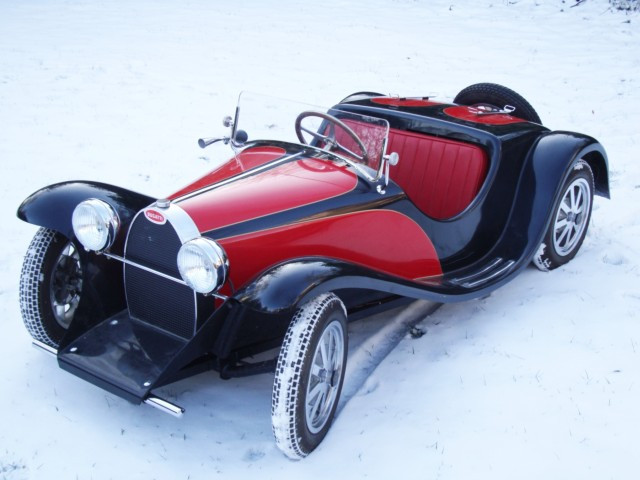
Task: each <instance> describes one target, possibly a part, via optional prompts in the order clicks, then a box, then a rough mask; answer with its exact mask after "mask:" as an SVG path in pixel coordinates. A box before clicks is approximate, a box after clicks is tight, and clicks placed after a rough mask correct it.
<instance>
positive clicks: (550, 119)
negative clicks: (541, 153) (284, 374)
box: [0, 0, 640, 480]
mask: <svg viewBox="0 0 640 480" xmlns="http://www.w3.org/2000/svg"><path fill="white" fill-rule="evenodd" d="M574 3H575V2H574V1H569V0H567V1H560V0H521V1H506V0H494V1H490V0H482V1H466V2H464V1H456V0H446V1H445V0H433V1H429V2H427V1H426V0H425V1H421V0H416V1H411V0H386V1H383V0H369V1H368V2H344V1H337V0H325V1H323V2H307V3H303V2H294V1H291V0H283V1H280V2H273V4H272V3H270V2H262V1H255V0H253V1H245V2H238V3H230V2H217V1H204V0H201V1H198V0H186V1H183V2H169V1H113V2H97V1H89V0H86V1H80V0H59V1H54V0H40V1H37V0H34V1H30V2H21V1H18V0H15V1H11V0H1V1H0V166H1V174H0V178H1V183H0V192H1V198H2V201H3V204H4V207H5V208H3V209H2V210H1V211H0V225H2V226H3V227H2V235H1V239H0V242H2V243H1V251H2V252H3V254H2V256H0V271H1V272H2V274H1V275H0V316H1V318H2V322H0V338H1V339H2V349H1V350H0V392H1V393H0V478H1V479H5V478H6V479H10V480H15V479H23V478H34V479H51V478H56V479H67V478H78V479H89V478H93V479H108V478H114V479H120V478H136V479H137V478H140V479H152V478H154V479H177V478H185V479H186V478H190V479H208V478H249V477H253V476H259V477H260V478H282V479H287V478H309V479H313V478H322V479H326V478H328V477H329V478H331V477H332V478H376V479H377V478H380V479H387V478H416V479H417V478H420V479H425V478H445V479H462V478H464V479H467V478H480V479H484V478H492V479H494V478H499V479H513V478H518V479H524V478H531V479H534V478H535V479H541V478H563V479H565V478H576V479H578V478H579V479H598V480H601V479H609V478H612V479H635V478H638V472H639V471H640V455H639V453H640V451H639V449H640V447H638V441H637V433H638V431H640V409H639V408H638V405H639V402H640V269H639V265H640V249H639V246H640V240H638V239H639V238H640V161H639V158H638V149H639V146H640V145H639V138H638V126H640V93H639V92H640V88H639V87H640V85H639V83H640V31H639V29H638V25H640V17H639V16H638V14H632V15H626V14H624V13H621V12H615V11H612V10H610V9H609V5H608V3H607V2H606V1H605V0H587V1H585V2H582V3H581V4H580V5H578V6H575V7H572V5H573V4H574ZM480 81H490V82H496V83H502V84H505V85H507V86H509V87H511V88H513V89H515V90H516V91H519V92H520V93H522V94H523V95H524V96H525V97H526V98H527V99H528V100H529V101H530V102H531V103H532V104H533V105H534V107H535V108H536V109H537V111H538V113H539V114H540V116H541V118H542V119H543V122H544V123H545V124H546V125H547V126H548V127H550V128H557V129H567V130H575V131H578V132H584V133H588V134H590V135H592V136H594V137H596V138H598V139H599V140H600V141H601V142H602V143H603V144H604V146H605V148H606V149H607V151H608V153H609V160H610V169H611V187H612V196H613V198H612V200H611V201H607V200H604V199H601V198H597V199H596V201H595V207H594V208H595V210H594V213H593V218H592V225H591V229H590V233H589V236H588V238H587V240H586V241H585V244H584V246H583V248H582V250H581V252H580V254H579V255H578V257H577V258H576V259H575V260H574V261H573V262H572V263H571V264H569V265H568V266H566V267H565V268H562V269H560V270H557V271H554V272H552V273H548V274H544V273H541V272H538V271H537V270H535V269H533V268H532V269H528V270H527V271H526V272H525V273H524V274H523V275H521V276H520V277H519V278H518V279H516V280H515V281H514V282H513V283H511V284H510V285H508V286H506V287H504V288H502V289H500V290H498V291H497V292H495V293H494V294H493V295H491V296H490V297H488V298H485V299H482V300H478V301H471V302H466V303H461V304H457V305H449V306H444V307H442V308H441V309H439V310H438V311H437V312H436V313H434V314H433V315H431V316H429V317H427V318H426V319H424V320H423V322H422V324H421V325H422V328H423V329H424V330H426V332H427V333H426V335H424V336H423V337H422V338H420V339H411V338H409V337H408V336H407V337H406V338H403V339H402V340H401V341H400V343H399V344H398V345H397V347H396V348H395V349H393V350H392V351H391V353H390V354H389V355H388V356H387V357H386V358H384V359H383V357H384V353H386V350H388V349H389V348H390V346H391V345H393V341H394V338H395V336H397V335H398V332H401V331H402V328H404V327H403V325H405V324H406V323H407V322H410V321H411V320H412V319H415V318H420V316H424V314H425V311H426V310H427V306H426V305H424V304H421V303H418V304H414V305H413V306H412V307H410V308H409V309H407V310H404V311H394V312H390V313H388V314H386V315H385V316H382V317H380V316H378V317H376V318H373V319H371V320H370V321H369V322H367V323H363V324H361V325H360V326H358V327H357V331H356V332H355V333H354V337H355V338H357V339H358V341H357V342H355V343H358V342H359V343H358V344H357V345H354V346H353V347H354V348H352V351H351V353H350V363H352V367H351V370H350V371H351V372H352V374H351V378H350V381H351V387H350V388H351V397H350V399H349V401H348V402H347V403H346V404H345V405H344V408H343V409H342V410H341V411H340V413H339V416H338V417H337V418H336V421H335V423H334V425H333V428H332V430H331V431H330V433H329V435H328V436H327V438H326V440H325V442H324V443H323V444H322V445H321V447H320V448H319V449H318V450H317V451H316V452H314V454H313V455H311V456H310V457H309V458H307V459H306V460H304V461H302V462H291V461H289V460H287V459H286V458H285V457H284V456H283V455H281V454H280V453H279V451H278V450H277V449H276V447H275V445H274V442H273V440H272V437H271V427H270V420H269V409H270V393H271V377H270V376H269V375H261V376H258V377H252V378H246V379H239V380H232V381H227V382H225V381H222V380H220V379H218V378H216V377H215V376H213V375H211V374H209V375H201V376H199V377H197V378H195V379H190V380H187V381H184V382H180V383H178V384H176V385H174V386H172V387H170V388H169V389H167V390H166V394H167V395H169V396H171V397H172V398H174V397H175V398H177V399H178V401H179V403H180V404H181V405H183V406H185V407H186V408H187V414H186V416H185V418H183V419H182V420H176V419H174V418H172V417H169V416H167V415H164V414H162V413H160V412H158V411H155V410H153V409H151V408H148V407H135V406H132V405H130V404H128V403H126V402H125V401H123V400H120V399H118V398H115V397H113V396H111V395H108V394H106V393H104V392H103V391H101V390H100V389H98V388H96V387H93V386H92V385H89V384H86V383H84V382H82V381H80V380H79V379H76V378H75V377H73V376H71V375H69V374H67V373H65V372H63V371H61V370H59V369H58V368H57V366H56V364H55V362H54V361H53V359H52V358H49V357H48V356H46V355H43V354H42V353H40V352H38V351H35V350H34V349H32V348H30V346H29V344H30V342H29V338H28V335H27V333H26V331H25V330H24V328H23V326H22V322H21V319H20V312H19V307H18V300H17V289H18V288H17V284H18V277H19V272H20V266H21V262H22V256H23V254H24V251H25V250H26V247H27V245H28V242H29V240H30V238H31V236H32V235H33V233H34V232H35V227H33V226H31V225H26V224H23V223H21V222H20V221H18V220H17V219H16V217H15V209H16V208H17V206H18V205H19V203H20V202H21V201H22V199H23V198H24V197H26V196H27V195H29V194H30V193H32V192H33V191H34V190H36V189H37V188H40V187H41V186H44V185H47V184H50V183H53V182H57V181H62V180H68V179H98V180H101V181H104V182H108V183H115V184H118V185H121V186H124V187H126V188H130V189H132V190H138V191H141V192H143V193H147V194H150V195H154V196H159V197H161V196H163V195H166V194H167V193H169V192H171V191H173V190H175V189H176V187H177V186H180V185H183V184H185V183H187V182H188V181H189V180H191V179H193V178H195V177H196V176H198V175H200V174H202V173H204V172H205V171H207V170H209V169H211V168H212V165H213V164H214V163H215V161H216V160H218V159H219V158H218V157H217V156H216V155H219V154H220V152H222V150H216V149H215V147H212V148H211V149H209V150H206V151H202V150H200V149H199V148H198V147H197V145H196V139H197V138H198V137H200V136H214V135H217V134H220V133H223V129H222V127H221V125H220V119H221V117H222V116H223V115H225V114H227V113H230V112H231V111H232V108H233V105H234V104H235V101H236V98H237V95H238V93H239V92H240V91H241V90H251V91H257V92H263V93H271V94H273V95H277V96H283V97H291V98H297V99H300V100H304V101H307V102H309V103H316V104H321V105H322V104H331V103H333V102H335V101H337V100H339V99H341V98H343V97H344V96H346V95H347V94H349V93H351V92H354V91H359V90H373V91H381V92H385V93H399V94H403V95H426V94H429V95H436V96H440V97H443V98H452V97H453V96H454V95H455V94H456V93H457V92H458V91H459V90H460V89H462V88H463V87H465V86H467V85H469V84H471V83H476V82H480ZM384 324H390V325H391V326H390V327H387V330H385V333H384V334H382V335H381V334H376V332H377V329H378V327H379V326H380V325H384ZM369 356H371V358H373V360H368V359H367V357H369ZM381 360H382V362H381V363H380V365H379V366H378V367H377V368H376V369H375V370H374V371H373V372H371V370H372V368H373V367H375V365H376V364H377V363H378V362H379V361H381ZM353 365H355V366H353ZM369 373H371V374H370V375H369V376H368V377H367V375H368V374H369ZM362 382H364V384H363V385H362V387H361V388H359V389H357V387H358V386H359V385H360V383H362ZM356 389H357V391H355V390H356Z"/></svg>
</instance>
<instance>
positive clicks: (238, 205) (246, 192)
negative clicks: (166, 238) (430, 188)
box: [176, 158, 358, 233]
mask: <svg viewBox="0 0 640 480" xmlns="http://www.w3.org/2000/svg"><path fill="white" fill-rule="evenodd" d="M235 162H236V160H234V159H232V160H230V161H229V162H228V163H229V164H235ZM357 184H358V177H357V176H356V174H355V173H354V172H353V171H352V170H350V169H349V168H348V167H346V166H340V165H337V164H336V163H335V162H332V161H328V160H319V159H313V158H303V159H301V160H297V161H292V162H288V163H284V164H282V165H279V166H276V167H273V168H270V169H268V170H265V171H263V172H260V173H256V174H254V175H249V176H246V177H244V178H239V179H237V180H235V181H232V182H230V183H227V184H226V185H222V186H214V187H213V188H211V189H208V190H206V189H205V190H203V191H202V192H200V193H199V194H198V195H195V196H193V197H186V198H185V199H178V200H177V201H176V203H177V204H178V205H179V206H180V207H181V208H182V209H184V210H185V211H186V212H187V213H188V214H189V216H191V218H192V219H193V221H194V222H195V224H196V225H197V227H198V229H199V230H200V232H201V233H205V232H209V231H211V230H215V229H217V228H221V227H226V226H229V225H234V224H237V223H241V222H245V221H247V220H253V219H256V218H259V217H262V216H265V215H271V214H274V213H278V212H283V211H285V210H289V209H291V208H298V207H301V206H304V205H310V204H312V203H316V202H320V201H323V200H327V199H330V198H333V197H337V196H338V195H344V194H345V193H348V192H350V191H351V190H353V189H354V188H355V187H356V185H357ZM251 198H254V199H255V198H260V201H259V202H255V201H248V199H251Z"/></svg>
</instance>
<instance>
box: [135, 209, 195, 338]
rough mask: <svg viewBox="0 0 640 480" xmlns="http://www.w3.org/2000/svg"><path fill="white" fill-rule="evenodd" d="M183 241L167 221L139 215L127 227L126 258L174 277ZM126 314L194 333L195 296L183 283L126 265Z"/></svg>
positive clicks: (187, 334) (176, 331)
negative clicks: (127, 308)
mask: <svg viewBox="0 0 640 480" xmlns="http://www.w3.org/2000/svg"><path fill="white" fill-rule="evenodd" d="M181 245H182V243H181V242H180V239H179V238H178V235H177V234H176V232H175V230H174V229H173V227H172V226H171V224H170V223H169V222H167V223H165V224H164V225H158V224H155V223H152V222H150V221H149V220H147V219H146V218H145V216H144V215H138V217H137V218H136V219H135V220H134V222H133V224H132V225H131V227H130V229H129V237H128V239H127V251H126V252H125V257H126V259H127V260H129V261H132V262H135V263H138V264H140V265H143V266H145V267H148V268H151V269H153V270H156V271H159V272H162V273H164V274H166V275H170V276H172V277H175V278H180V273H179V272H178V265H177V262H176V259H177V256H178V250H179V249H180V246H181ZM125 289H126V292H127V303H128V306H129V314H130V315H131V316H132V317H134V318H137V319H139V320H142V321H144V322H147V323H150V324H152V325H155V326H157V327H160V328H162V329H164V330H167V331H169V332H172V333H174V334H176V335H179V336H181V337H184V338H190V337H192V336H193V334H194V329H195V324H196V299H195V295H194V292H193V290H192V289H191V288H189V287H187V286H186V285H181V284H179V283H177V282H174V281H173V280H170V279H167V278H164V277H162V276H160V275H157V274H155V273H152V272H147V271H145V270H142V269H140V268H138V267H135V266H133V265H126V264H125Z"/></svg>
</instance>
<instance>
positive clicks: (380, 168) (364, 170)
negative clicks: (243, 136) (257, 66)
mask: <svg viewBox="0 0 640 480" xmlns="http://www.w3.org/2000/svg"><path fill="white" fill-rule="evenodd" d="M244 95H253V96H256V97H258V98H264V99H268V100H271V101H280V102H287V103H290V104H294V105H298V106H300V107H303V109H302V110H300V113H302V112H305V111H310V109H313V110H316V111H319V112H322V113H323V114H325V115H329V116H332V117H333V115H332V112H339V113H341V114H345V115H348V116H351V117H355V118H357V119H358V120H360V121H361V123H364V124H370V125H371V126H372V127H373V126H376V127H378V128H384V135H383V136H382V141H381V145H380V148H379V151H378V153H377V158H376V159H375V160H376V162H377V164H378V165H377V169H374V168H372V167H370V166H368V165H365V164H363V163H360V162H357V161H355V160H354V159H352V158H349V157H348V156H347V155H345V154H340V152H336V151H332V150H330V149H325V148H320V147H317V146H314V145H310V144H307V143H302V142H300V141H294V140H279V139H270V138H256V139H251V140H248V141H245V142H237V141H236V135H237V133H238V132H239V131H241V128H239V127H241V125H240V123H241V113H242V110H243V109H242V100H243V96H244ZM313 110H311V111H313ZM338 120H340V119H338ZM292 123H294V124H295V119H292ZM389 131H390V125H389V122H388V121H387V120H386V119H382V118H379V117H374V116H371V115H363V114H361V113H355V112H352V111H349V110H341V109H340V105H339V104H338V105H335V106H333V107H331V108H326V107H320V106H317V105H310V104H306V103H304V102H298V101H292V100H288V99H283V98H279V97H273V96H270V95H263V94H256V93H253V92H248V91H242V92H240V95H239V96H238V103H237V104H236V109H235V114H234V120H233V124H232V127H231V137H230V145H231V147H232V149H233V150H234V153H235V154H238V153H239V152H240V151H241V150H244V149H245V148H247V147H249V146H251V145H253V144H256V143H262V142H264V143H268V142H282V143H290V144H293V145H297V146H299V147H301V148H303V149H305V150H311V151H312V152H314V153H315V154H320V155H324V156H326V157H329V158H333V159H335V160H338V161H343V162H345V163H347V164H348V165H349V166H351V167H353V168H354V169H355V170H356V171H358V172H359V173H360V174H361V175H362V176H363V177H364V178H366V179H367V180H368V181H370V182H378V181H379V180H380V179H381V178H382V176H383V173H384V167H385V163H386V150H387V145H388V141H389ZM354 133H355V132H354ZM356 136H357V137H358V138H359V139H360V140H361V141H362V142H363V143H365V142H364V141H363V139H362V137H360V136H359V135H357V133H356ZM376 150H378V149H376ZM372 172H373V173H372Z"/></svg>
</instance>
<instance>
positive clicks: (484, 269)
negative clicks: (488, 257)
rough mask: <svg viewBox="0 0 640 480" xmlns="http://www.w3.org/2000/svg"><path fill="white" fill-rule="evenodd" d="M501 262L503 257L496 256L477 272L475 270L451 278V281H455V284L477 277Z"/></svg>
mask: <svg viewBox="0 0 640 480" xmlns="http://www.w3.org/2000/svg"><path fill="white" fill-rule="evenodd" d="M502 262H504V258H502V257H498V258H496V259H495V260H494V261H493V262H491V263H490V264H489V265H487V266H486V267H484V268H483V269H482V270H480V271H478V272H475V273H472V274H471V275H467V276H466V277H456V278H454V279H453V280H451V283H455V284H458V285H460V284H462V283H463V282H464V281H465V280H471V279H473V278H476V277H479V276H480V275H482V274H483V273H486V272H488V271H489V270H493V269H494V268H495V267H497V266H498V265H500V264H501V263H502Z"/></svg>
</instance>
